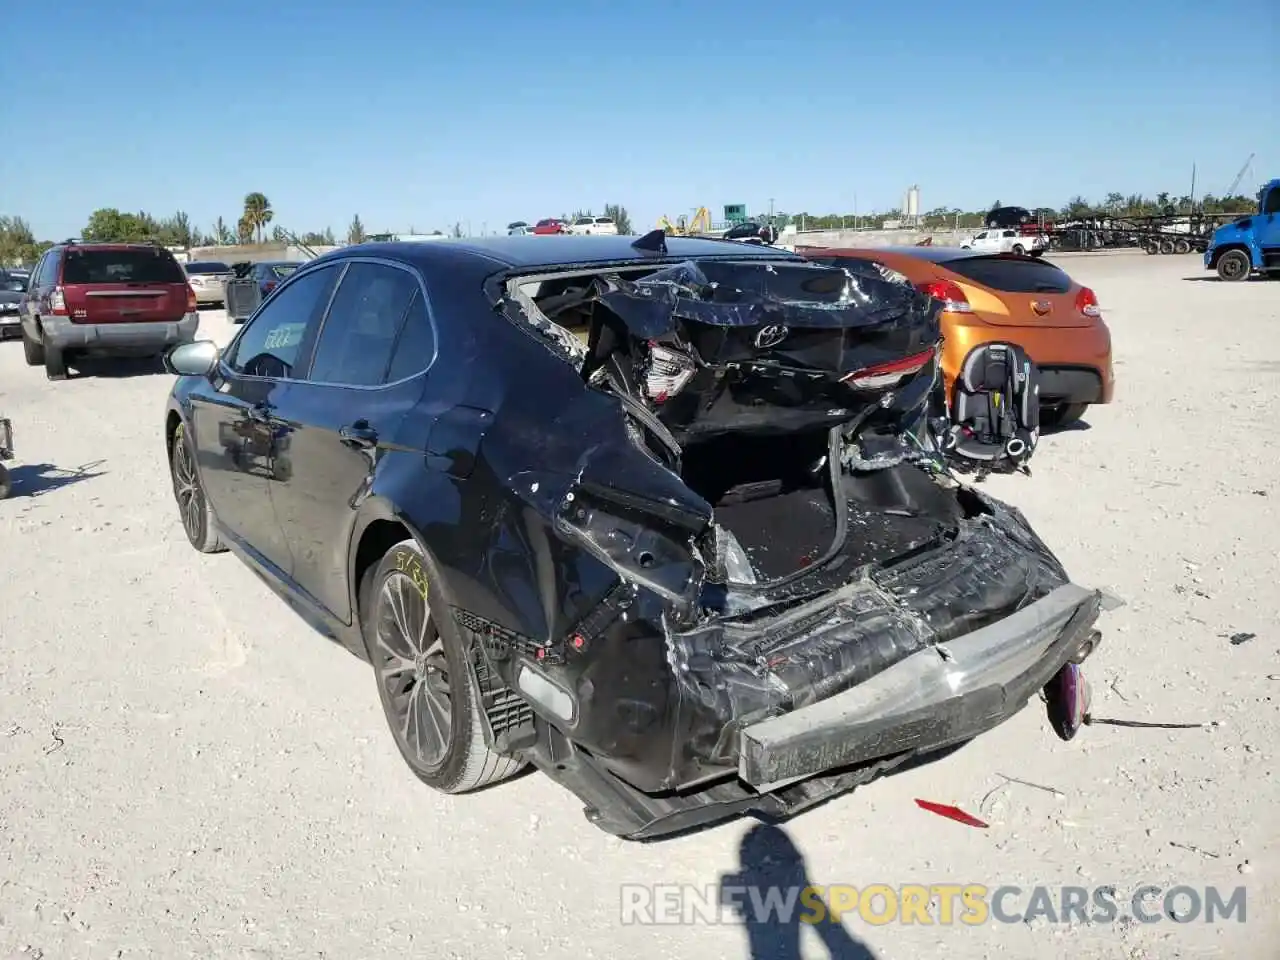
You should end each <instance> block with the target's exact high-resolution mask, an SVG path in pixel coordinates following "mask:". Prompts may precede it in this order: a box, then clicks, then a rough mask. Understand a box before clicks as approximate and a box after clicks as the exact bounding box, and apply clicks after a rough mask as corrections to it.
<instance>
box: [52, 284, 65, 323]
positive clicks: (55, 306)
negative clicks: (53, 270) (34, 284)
mask: <svg viewBox="0 0 1280 960" xmlns="http://www.w3.org/2000/svg"><path fill="white" fill-rule="evenodd" d="M49 312H50V313H51V314H53V315H54V316H55V317H66V316H69V314H68V313H67V295H66V293H64V292H63V289H62V288H61V287H54V288H53V293H51V294H49Z"/></svg>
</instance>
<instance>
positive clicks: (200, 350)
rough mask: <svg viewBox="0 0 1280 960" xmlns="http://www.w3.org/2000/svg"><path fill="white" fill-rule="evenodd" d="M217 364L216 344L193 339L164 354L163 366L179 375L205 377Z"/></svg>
mask: <svg viewBox="0 0 1280 960" xmlns="http://www.w3.org/2000/svg"><path fill="white" fill-rule="evenodd" d="M217 366H218V345H217V344H216V343H214V342H213V341H212V340H195V341H193V342H191V343H183V344H179V345H178V346H176V347H174V348H173V349H172V350H170V351H169V352H168V353H166V354H165V356H164V368H165V369H166V370H168V371H169V372H170V373H172V374H175V375H176V376H179V377H207V376H208V375H209V374H211V373H213V371H214V370H215V369H216V368H217Z"/></svg>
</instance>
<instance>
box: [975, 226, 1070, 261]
mask: <svg viewBox="0 0 1280 960" xmlns="http://www.w3.org/2000/svg"><path fill="white" fill-rule="evenodd" d="M960 246H961V248H962V249H964V250H981V251H983V252H984V253H1016V254H1017V255H1018V256H1024V255H1026V254H1030V255H1031V256H1033V257H1039V256H1041V255H1043V253H1044V252H1045V251H1046V250H1047V249H1049V238H1048V237H1046V236H1045V235H1044V234H1043V233H1038V234H1034V235H1031V236H1028V235H1027V234H1025V233H1020V232H1019V231H1017V230H1010V229H1003V230H1002V229H1000V228H999V227H993V228H991V229H989V230H983V231H982V232H981V233H977V234H974V235H973V236H972V237H971V238H969V240H967V241H966V242H964V243H962V244H960Z"/></svg>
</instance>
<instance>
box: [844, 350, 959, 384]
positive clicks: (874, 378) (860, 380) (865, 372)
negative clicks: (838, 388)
mask: <svg viewBox="0 0 1280 960" xmlns="http://www.w3.org/2000/svg"><path fill="white" fill-rule="evenodd" d="M935 352H936V348H935V347H930V348H929V349H928V350H922V351H921V352H920V353H913V354H912V355H911V356H909V357H903V358H902V359H901V360H892V361H890V362H889V363H878V364H876V365H875V366H874V367H864V368H863V369H861V370H855V371H853V373H849V374H845V376H843V377H841V378H840V380H841V381H842V382H843V383H847V384H848V385H849V386H851V387H854V388H855V389H857V390H883V389H885V388H886V387H892V386H896V385H897V384H898V383H900V382H901V381H902V380H903V379H905V378H906V377H909V376H911V375H912V374H914V373H919V372H920V370H921V369H922V368H923V367H924V365H925V364H927V363H928V362H929V361H930V360H932V359H933V357H934V353H935Z"/></svg>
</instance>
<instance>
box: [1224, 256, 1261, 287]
mask: <svg viewBox="0 0 1280 960" xmlns="http://www.w3.org/2000/svg"><path fill="white" fill-rule="evenodd" d="M1252 269H1253V262H1252V261H1251V260H1250V259H1249V255H1248V254H1247V253H1245V252H1244V251H1243V250H1228V251H1227V252H1226V253H1224V254H1223V255H1222V256H1220V257H1219V258H1218V279H1219V280H1225V281H1226V282H1228V283H1237V282H1239V281H1241V280H1248V279H1249V273H1250V271H1251V270H1252Z"/></svg>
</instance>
